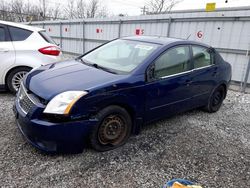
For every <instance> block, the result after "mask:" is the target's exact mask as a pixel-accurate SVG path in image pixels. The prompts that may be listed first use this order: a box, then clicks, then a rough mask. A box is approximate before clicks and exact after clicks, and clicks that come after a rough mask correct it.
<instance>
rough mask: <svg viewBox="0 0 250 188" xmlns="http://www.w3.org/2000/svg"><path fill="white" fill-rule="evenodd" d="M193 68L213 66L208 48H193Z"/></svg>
mask: <svg viewBox="0 0 250 188" xmlns="http://www.w3.org/2000/svg"><path fill="white" fill-rule="evenodd" d="M192 49H193V59H194V68H200V67H206V66H209V65H212V64H213V59H212V55H211V54H210V52H209V48H205V47H201V46H193V47H192Z"/></svg>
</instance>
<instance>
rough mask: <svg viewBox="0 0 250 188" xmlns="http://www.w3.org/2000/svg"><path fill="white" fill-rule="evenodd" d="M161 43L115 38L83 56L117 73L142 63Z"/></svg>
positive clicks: (98, 65) (89, 61)
mask: <svg viewBox="0 0 250 188" xmlns="http://www.w3.org/2000/svg"><path fill="white" fill-rule="evenodd" d="M158 46H159V45H157V44H152V43H145V42H139V41H130V40H115V41H113V42H110V43H108V44H106V45H104V46H102V47H100V48H98V49H96V50H94V51H93V52H90V53H89V54H87V55H85V56H83V57H82V60H83V61H84V62H86V63H89V64H92V65H94V66H95V67H102V68H105V69H110V70H112V72H116V73H118V74H119V73H121V74H122V73H125V74H126V73H129V72H131V71H133V70H134V69H135V68H136V67H137V66H138V65H140V64H141V63H142V62H143V61H144V60H145V59H146V58H147V57H148V56H149V55H150V54H151V53H152V52H153V51H154V50H155V49H156V48H157V47H158Z"/></svg>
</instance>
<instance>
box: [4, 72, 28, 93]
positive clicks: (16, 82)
mask: <svg viewBox="0 0 250 188" xmlns="http://www.w3.org/2000/svg"><path fill="white" fill-rule="evenodd" d="M30 70H31V68H28V67H19V68H16V69H14V70H12V71H11V72H10V73H9V75H8V77H7V86H8V88H9V90H10V91H11V92H12V93H14V94H15V93H16V92H17V91H18V89H19V87H20V84H21V81H22V79H23V78H24V76H25V75H26V74H27V73H28V72H29V71H30Z"/></svg>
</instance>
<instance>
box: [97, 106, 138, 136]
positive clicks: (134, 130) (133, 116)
mask: <svg viewBox="0 0 250 188" xmlns="http://www.w3.org/2000/svg"><path fill="white" fill-rule="evenodd" d="M109 106H118V107H120V108H123V109H124V110H126V111H127V112H128V114H129V116H130V117H131V121H132V129H131V133H132V134H138V133H139V131H140V128H141V124H142V118H138V117H137V115H136V109H134V108H133V107H132V106H131V105H129V104H126V103H122V102H113V103H110V104H108V105H105V106H104V107H102V108H100V109H99V111H100V110H102V109H104V108H106V107H109Z"/></svg>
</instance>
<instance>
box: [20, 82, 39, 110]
mask: <svg viewBox="0 0 250 188" xmlns="http://www.w3.org/2000/svg"><path fill="white" fill-rule="evenodd" d="M17 97H18V101H19V104H20V107H21V108H22V110H23V111H24V112H25V113H26V114H27V113H28V112H29V111H30V110H31V108H32V107H33V106H34V105H35V104H34V102H33V101H32V100H31V99H30V97H29V96H28V94H27V92H26V89H25V87H24V86H23V84H21V86H20V89H19V91H18V96H17Z"/></svg>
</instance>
